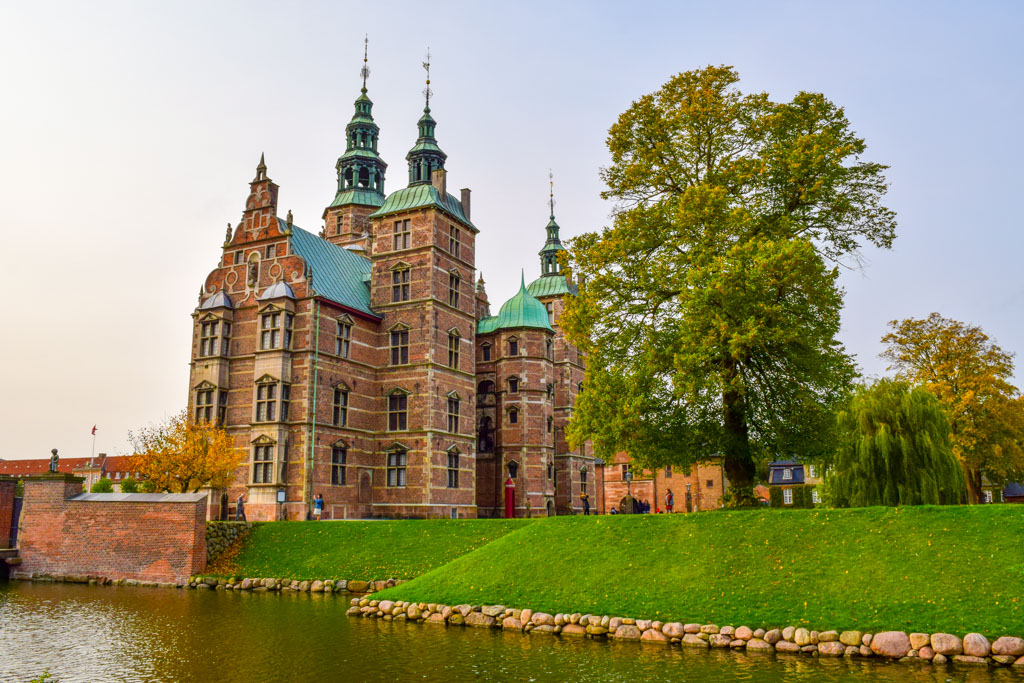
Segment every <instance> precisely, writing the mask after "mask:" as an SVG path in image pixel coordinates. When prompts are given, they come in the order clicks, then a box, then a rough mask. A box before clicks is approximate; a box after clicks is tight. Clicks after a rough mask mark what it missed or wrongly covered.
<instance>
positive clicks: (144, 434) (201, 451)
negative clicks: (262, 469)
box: [128, 411, 245, 493]
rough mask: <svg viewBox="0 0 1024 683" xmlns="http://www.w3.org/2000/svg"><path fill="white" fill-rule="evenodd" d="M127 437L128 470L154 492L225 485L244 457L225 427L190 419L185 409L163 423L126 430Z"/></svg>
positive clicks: (179, 491)
mask: <svg viewBox="0 0 1024 683" xmlns="http://www.w3.org/2000/svg"><path fill="white" fill-rule="evenodd" d="M128 439H129V441H130V442H131V444H132V447H133V448H134V450H135V452H134V453H133V454H132V456H131V461H130V468H131V470H132V471H133V472H138V473H139V474H140V475H141V478H142V479H143V480H145V483H146V485H147V488H149V489H152V490H155V491H169V492H171V493H188V492H195V491H198V490H199V489H201V488H203V487H204V486H210V487H213V488H226V487H227V485H228V483H230V481H231V479H232V477H233V475H234V472H235V470H236V469H238V467H239V465H241V464H242V460H243V458H244V457H245V452H244V451H243V450H242V449H240V448H236V447H235V446H234V444H233V442H232V439H231V437H230V436H229V435H228V433H227V432H225V431H224V429H222V428H220V427H218V426H217V425H215V424H212V423H209V422H200V421H195V420H192V419H191V418H190V417H189V416H188V413H187V412H186V411H182V412H181V413H178V414H177V415H174V416H173V417H171V418H169V419H168V420H167V421H166V422H164V423H163V424H159V425H156V426H154V427H145V428H143V429H141V430H139V431H138V432H129V434H128Z"/></svg>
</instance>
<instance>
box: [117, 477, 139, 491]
mask: <svg viewBox="0 0 1024 683" xmlns="http://www.w3.org/2000/svg"><path fill="white" fill-rule="evenodd" d="M138 492H139V482H138V480H137V479H135V477H125V478H124V479H122V480H121V493H138Z"/></svg>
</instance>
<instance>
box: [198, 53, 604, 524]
mask: <svg viewBox="0 0 1024 683" xmlns="http://www.w3.org/2000/svg"><path fill="white" fill-rule="evenodd" d="M367 73H368V72H367V71H366V69H365V57H364V71H363V87H362V90H361V93H360V95H359V97H358V98H357V99H356V100H355V113H354V115H353V117H352V119H351V121H349V123H348V125H347V126H346V129H345V130H346V148H345V152H344V153H343V154H342V155H341V157H340V158H339V159H338V161H337V164H336V171H337V193H336V195H335V196H334V199H333V201H332V202H330V204H329V205H328V206H327V208H326V209H324V212H323V220H324V227H323V229H322V230H320V231H319V234H313V233H311V232H307V231H306V230H303V229H302V228H300V227H298V226H297V225H295V224H294V223H293V221H292V216H291V212H289V213H288V215H287V216H286V217H285V218H281V217H280V216H278V210H277V207H278V186H277V185H276V184H275V183H274V182H273V181H271V179H270V177H269V176H268V175H267V166H266V164H265V162H264V159H263V157H262V156H261V158H260V163H259V165H258V166H257V168H256V176H255V178H254V179H253V180H252V182H251V183H250V192H249V196H248V199H247V200H246V203H245V210H244V212H243V214H242V219H241V222H239V223H238V225H237V226H235V227H234V228H232V227H231V226H230V225H229V226H228V231H227V234H226V236H225V241H224V245H223V254H222V257H221V260H220V263H219V265H218V267H217V268H216V269H214V270H213V272H211V273H210V274H209V275H208V276H207V278H206V281H205V283H204V284H203V286H202V288H201V291H200V298H199V305H198V307H197V308H196V310H195V312H194V313H193V319H194V323H193V324H194V332H193V342H192V362H191V372H190V383H189V387H190V389H189V399H188V406H189V407H188V409H189V412H190V414H191V415H192V416H194V417H195V418H196V419H199V420H207V421H211V422H217V423H219V424H221V425H222V426H223V427H224V428H225V429H226V430H227V431H228V433H229V434H231V435H232V436H233V438H234V439H235V443H236V444H237V446H238V447H240V448H242V449H244V451H245V452H246V453H247V458H246V460H245V463H244V465H243V466H242V467H240V468H239V469H238V471H237V473H236V475H235V478H234V482H233V484H232V485H231V486H230V488H229V489H228V490H227V491H224V492H219V493H221V496H220V497H221V499H222V500H223V503H222V509H221V510H220V511H219V512H211V515H213V516H217V515H218V514H220V515H224V514H227V512H228V505H229V503H228V501H230V502H231V503H233V502H234V501H235V499H236V498H237V497H238V496H239V495H240V494H242V495H244V497H245V500H246V512H247V515H248V518H249V519H250V520H254V519H259V520H271V519H304V518H306V516H307V514H308V513H309V510H310V506H311V501H312V499H313V496H314V495H315V494H320V495H322V496H323V500H324V517H325V518H328V519H342V518H367V517H389V518H395V517H415V518H424V517H466V518H471V517H477V516H479V517H494V516H502V515H503V514H505V504H506V503H505V497H506V492H505V490H506V488H509V489H514V508H515V515H516V516H526V515H531V516H540V515H556V514H575V513H579V512H582V509H583V497H582V496H583V494H586V496H587V500H588V502H589V504H590V505H591V506H592V507H594V508H595V509H598V508H599V507H600V498H601V497H602V495H603V484H602V481H601V477H602V476H603V468H602V467H601V465H602V463H601V461H600V460H599V459H597V458H595V457H594V456H593V454H592V453H591V452H590V450H589V447H588V446H585V447H583V448H581V449H577V450H572V449H570V448H569V445H568V444H567V443H566V440H565V425H566V423H567V422H568V420H569V418H570V416H571V414H572V407H573V404H574V402H575V399H576V396H577V394H578V393H579V392H580V391H582V390H583V377H584V359H583V358H582V357H581V354H580V353H579V351H578V350H577V348H576V347H575V346H573V345H572V344H570V343H569V342H568V341H567V340H566V339H565V337H564V336H563V334H562V332H561V330H560V328H559V325H558V319H559V316H560V315H561V313H562V310H563V306H564V302H565V298H566V297H568V296H572V295H573V292H574V285H573V284H572V283H571V282H569V281H568V280H567V278H566V276H565V274H564V273H563V272H562V271H561V270H560V268H559V264H558V258H557V256H558V252H559V251H561V250H563V247H562V245H561V242H560V239H559V226H558V224H557V223H556V222H555V219H554V210H553V204H552V211H551V217H550V221H549V222H548V224H547V227H546V238H545V241H544V244H543V248H542V249H541V251H540V261H541V268H540V276H539V277H538V278H536V279H534V280H533V281H532V282H530V283H529V284H528V285H527V284H526V281H525V278H524V279H523V281H522V283H521V285H520V288H519V291H518V292H517V293H516V294H515V295H514V296H513V297H512V298H511V299H509V300H508V301H506V302H505V303H504V304H502V305H501V306H500V308H499V310H498V313H497V315H491V310H490V304H489V302H488V299H487V294H486V292H485V290H484V282H483V279H482V277H481V278H479V279H478V278H477V272H476V267H475V256H476V248H477V244H476V240H477V236H478V235H479V234H480V230H479V229H478V228H477V226H476V225H474V224H473V222H472V221H471V215H470V191H469V190H468V189H463V190H461V193H460V197H458V198H456V197H455V196H453V195H452V194H450V193H449V192H448V189H447V176H446V171H445V160H446V155H445V153H444V152H443V151H442V150H441V148H440V147H439V146H438V144H437V140H436V139H435V135H434V133H435V126H436V122H435V120H434V119H433V117H432V116H431V111H430V92H429V83H430V81H429V70H428V79H427V87H428V89H427V91H425V92H426V97H427V99H426V106H425V108H424V110H423V115H422V116H421V117H420V119H419V121H418V123H417V127H418V137H417V139H416V142H415V144H414V145H413V147H412V149H410V150H409V153H408V154H407V155H406V161H407V162H408V167H409V170H408V173H409V176H408V184H407V186H406V187H403V188H402V189H399V190H396V191H394V192H392V193H391V194H385V192H384V178H385V171H386V170H387V164H386V163H385V162H384V160H383V159H382V158H381V157H380V155H379V154H378V153H377V143H378V137H379V128H378V127H377V125H376V124H375V123H374V120H373V114H372V109H373V102H372V101H371V100H370V98H369V97H368V96H367V88H366V75H367ZM538 241H540V240H539V239H538ZM510 493H511V491H510Z"/></svg>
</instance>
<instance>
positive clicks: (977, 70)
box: [0, 0, 1024, 459]
mask: <svg viewBox="0 0 1024 683" xmlns="http://www.w3.org/2000/svg"><path fill="white" fill-rule="evenodd" d="M1022 16H1024V12H1022V10H1021V9H1020V6H1019V5H1016V6H1015V3H1011V2H1005V3H997V2H972V3H948V2H918V3H906V2H904V3H899V2H846V3H823V2H820V1H817V2H806V3H801V2H790V3H778V2H777V3H761V2H750V3H744V2H731V3H715V2H706V3H696V2H646V3H632V4H630V3H622V2H600V3H599V2H550V1H549V2H502V3H497V2H444V1H438V0H432V1H431V2H428V3H424V2H408V3H404V2H381V1H375V2H365V1H364V2H333V3H328V2H287V3H284V2H262V1H250V0H246V1H245V2H230V3H229V2H209V1H207V2H165V1H164V2H142V1H138V2H136V1H132V2H121V3H114V2H100V1H93V2H78V1H76V2H16V1H13V0H0V97H2V106H0V198H2V199H3V217H2V219H0V236H2V244H3V249H4V252H5V256H6V258H5V259H4V263H5V266H6V267H7V269H8V270H7V276H6V285H5V286H4V290H5V295H4V297H3V300H4V304H5V314H4V315H3V320H4V321H5V322H4V325H3V328H2V334H0V339H2V341H0V351H2V358H3V368H4V371H3V372H4V380H5V381H4V389H5V390H4V391H2V392H0V415H3V420H2V422H0V424H2V425H3V435H4V439H3V443H2V446H0V458H4V459H13V458H30V457H31V458H40V457H46V456H48V454H49V450H50V448H53V447H57V448H59V449H60V452H61V454H62V455H63V456H65V457H82V456H88V455H89V454H90V449H91V437H90V435H89V433H90V430H91V428H92V426H93V425H94V424H95V425H97V426H98V434H97V441H96V450H97V452H107V453H109V454H116V453H118V452H122V451H123V450H124V449H125V448H126V447H127V440H126V435H127V432H128V430H130V429H137V428H138V427H140V426H144V425H146V424H149V423H152V422H154V421H158V420H161V419H162V418H164V417H165V416H167V415H169V414H171V413H174V412H176V411H178V410H180V409H181V408H182V407H183V406H184V405H185V402H186V400H187V390H188V362H189V352H190V347H189V342H190V335H191V318H190V314H191V313H192V311H193V310H194V308H195V306H196V303H197V299H196V297H197V294H198V291H199V287H200V285H201V284H202V283H203V281H204V279H205V277H206V275H207V273H208V272H209V271H210V270H211V269H212V268H213V267H215V266H216V264H217V260H218V258H219V257H220V254H221V249H220V245H221V243H222V240H223V237H224V228H225V226H226V224H227V223H228V222H231V223H232V224H234V223H236V222H237V221H238V219H239V217H240V216H241V212H242V209H243V205H244V202H245V199H246V196H247V193H248V181H249V180H250V179H251V178H252V176H253V174H254V169H255V166H256V163H257V161H258V159H259V156H260V153H261V152H265V153H266V159H267V165H268V173H269V175H270V177H271V178H273V179H274V181H275V182H277V183H278V184H279V185H280V186H281V191H280V211H281V213H282V214H284V213H285V212H287V211H288V210H289V209H291V210H292V211H293V212H294V216H295V222H296V224H298V225H299V226H301V227H304V228H306V229H308V230H311V231H314V232H316V231H318V230H319V228H320V225H321V220H320V215H321V212H322V211H323V208H324V207H325V206H326V205H327V204H328V203H330V201H331V199H332V198H333V196H334V187H335V182H336V180H335V172H334V162H335V160H336V159H337V157H338V156H339V155H340V154H341V153H342V152H343V151H344V126H345V124H346V123H347V122H348V120H349V118H350V117H351V115H352V102H353V100H354V99H355V98H356V96H357V95H358V93H359V76H358V73H359V68H360V66H361V60H362V51H363V35H364V33H369V37H370V69H371V71H372V75H371V76H370V82H369V94H370V97H371V98H372V99H373V101H374V112H373V113H374V117H375V118H376V121H377V123H378V124H379V125H380V128H381V140H380V152H381V154H382V156H383V157H384V159H385V161H387V162H388V164H389V168H388V174H387V180H386V184H385V190H386V191H388V192H390V191H394V190H396V189H399V188H400V187H403V186H404V185H405V182H406V163H405V154H406V152H407V151H408V149H409V148H410V147H411V146H412V145H413V143H414V140H415V137H416V120H417V118H418V117H419V116H420V113H421V110H422V107H423V102H422V95H421V94H420V91H421V90H422V88H423V76H424V72H423V69H422V68H421V66H420V63H421V61H422V58H423V55H424V53H425V52H426V49H427V47H428V46H429V47H430V50H431V54H432V55H433V60H432V61H433V68H432V80H433V84H432V87H433V90H434V97H433V101H432V103H431V105H432V106H431V108H432V111H433V115H434V117H435V119H436V120H437V122H438V125H437V138H438V141H439V143H440V145H441V147H442V149H444V150H445V152H447V154H448V161H447V164H446V166H447V169H448V171H449V176H448V183H449V187H453V188H461V187H466V186H468V187H470V188H472V190H473V207H472V208H473V222H474V223H475V224H476V225H477V226H478V227H479V228H480V229H481V232H480V235H479V236H478V238H477V267H478V268H479V269H480V270H482V272H483V274H484V278H485V279H486V281H487V290H488V293H489V295H490V299H491V302H492V305H500V303H501V302H502V301H504V300H505V299H506V298H508V297H509V296H511V295H512V294H513V293H514V292H515V289H516V288H517V287H518V281H519V272H520V268H521V267H523V268H525V269H526V274H527V277H528V278H529V277H530V276H536V275H537V274H538V273H539V263H538V257H537V251H538V249H539V248H540V247H541V245H542V243H543V240H544V230H543V228H544V225H545V224H546V223H547V207H546V201H547V173H548V169H549V168H551V169H553V170H554V174H555V193H556V199H557V202H558V204H557V207H556V213H557V217H558V221H559V223H560V224H561V226H562V229H563V233H562V234H563V237H572V236H573V235H576V234H579V233H580V232H583V231H590V230H596V229H599V228H600V227H602V226H603V225H606V224H607V222H608V214H609V210H610V206H609V205H608V204H606V203H604V202H603V201H602V200H601V199H600V197H599V193H600V191H601V189H602V184H601V182H600V179H599V177H598V170H599V168H600V167H601V166H603V165H605V164H607V163H608V154H607V151H606V148H605V136H606V134H607V130H608V127H609V126H610V125H611V124H612V123H613V122H614V121H615V119H616V117H617V116H618V115H619V114H620V113H621V112H622V111H624V110H625V109H626V108H627V107H628V106H629V104H630V103H631V102H632V101H633V100H635V99H636V98H637V97H639V96H641V95H643V94H645V93H648V92H651V91H654V90H656V89H657V88H658V87H660V86H661V85H662V84H663V83H664V82H665V81H666V80H668V78H669V77H670V76H672V75H673V74H675V73H678V72H680V71H685V70H689V69H694V68H700V67H702V66H706V65H708V64H730V65H733V66H735V67H736V68H737V69H738V70H739V73H740V76H741V78H742V83H741V87H742V89H743V90H745V91H747V92H754V91H767V92H768V93H770V94H771V95H772V97H773V98H775V99H778V100H784V99H788V98H790V97H792V96H793V94H794V93H795V92H797V91H798V90H811V91H818V92H823V93H825V95H826V96H828V97H829V98H831V99H832V100H833V101H835V102H836V103H838V104H840V105H842V106H844V107H845V108H846V112H847V115H848V117H849V119H850V121H851V124H852V127H853V129H854V130H855V131H856V132H857V133H858V134H860V135H861V136H863V137H864V138H866V140H867V144H868V152H867V158H868V159H871V160H874V161H879V162H882V163H886V164H889V165H891V167H892V168H891V169H890V171H889V172H888V177H889V179H890V181H891V190H890V193H889V199H888V205H889V206H890V207H892V208H893V209H894V210H895V211H897V213H898V220H899V227H898V238H897V241H896V244H895V246H894V248H893V249H892V250H891V251H889V252H880V251H878V250H874V249H870V250H867V251H865V253H864V256H865V257H866V258H865V261H866V264H867V265H866V267H865V269H864V270H863V271H860V272H853V273H847V274H845V275H844V276H843V278H842V283H843V285H844V286H845V288H846V291H847V297H846V309H845V312H844V316H843V330H842V333H841V339H842V341H843V342H844V343H845V344H846V345H847V348H848V349H849V350H850V351H852V352H853V353H855V354H856V356H857V359H858V362H859V364H860V366H861V368H862V370H863V371H864V372H865V373H866V374H869V375H880V374H882V373H883V372H884V370H885V365H884V363H883V362H882V361H880V360H879V359H878V357H877V355H878V353H879V352H880V351H881V344H880V341H879V339H880V337H881V336H882V335H883V334H884V333H885V330H886V323H887V321H889V320H892V319H895V318H904V317H908V316H914V317H924V316H927V315H928V313H930V312H931V311H939V312H940V313H942V314H943V315H946V316H949V317H953V318H956V319H960V320H964V321H969V322H972V323H976V324H979V325H981V326H982V327H983V328H984V329H985V330H986V331H987V332H988V333H989V334H990V335H992V336H993V337H994V338H995V339H996V341H997V342H998V343H999V344H1000V345H1002V346H1003V348H1005V349H1007V350H1009V351H1012V352H1015V353H1018V354H1019V353H1020V352H1021V351H1024V321H1022V319H1021V310H1022V305H1021V295H1022V293H1024V283H1022V281H1021V277H1020V274H1021V270H1022V267H1021V265H1020V260H1021V253H1022V251H1024V249H1022V247H1024V235H1022V231H1021V220H1020V218H1019V215H1020V210H1019V207H1018V203H1019V197H1020V196H1021V192H1020V188H1021V184H1022V181H1024V173H1022V172H1021V165H1020V160H1021V159H1022V158H1024V149H1022V148H1024V143H1022V136H1021V134H1020V131H1019V123H1020V120H1021V111H1022V105H1024V101H1022V100H1024V96H1022V88H1021V72H1022V67H1024V59H1022V56H1024V40H1022V39H1021V35H1022V34H1024V21H1022ZM1018 361H1019V362H1020V363H1022V364H1024V359H1018ZM1017 379H1018V382H1021V381H1022V379H1024V372H1022V371H1020V370H1018V373H1017Z"/></svg>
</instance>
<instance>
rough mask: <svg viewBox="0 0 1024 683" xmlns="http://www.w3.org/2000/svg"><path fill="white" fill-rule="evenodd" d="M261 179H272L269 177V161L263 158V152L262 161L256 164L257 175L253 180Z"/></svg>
mask: <svg viewBox="0 0 1024 683" xmlns="http://www.w3.org/2000/svg"><path fill="white" fill-rule="evenodd" d="M261 180H270V178H268V177H267V162H266V161H265V160H264V158H263V152H260V163H259V164H257V165H256V177H255V178H253V179H252V181H253V182H254V183H258V182H260V181H261Z"/></svg>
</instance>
